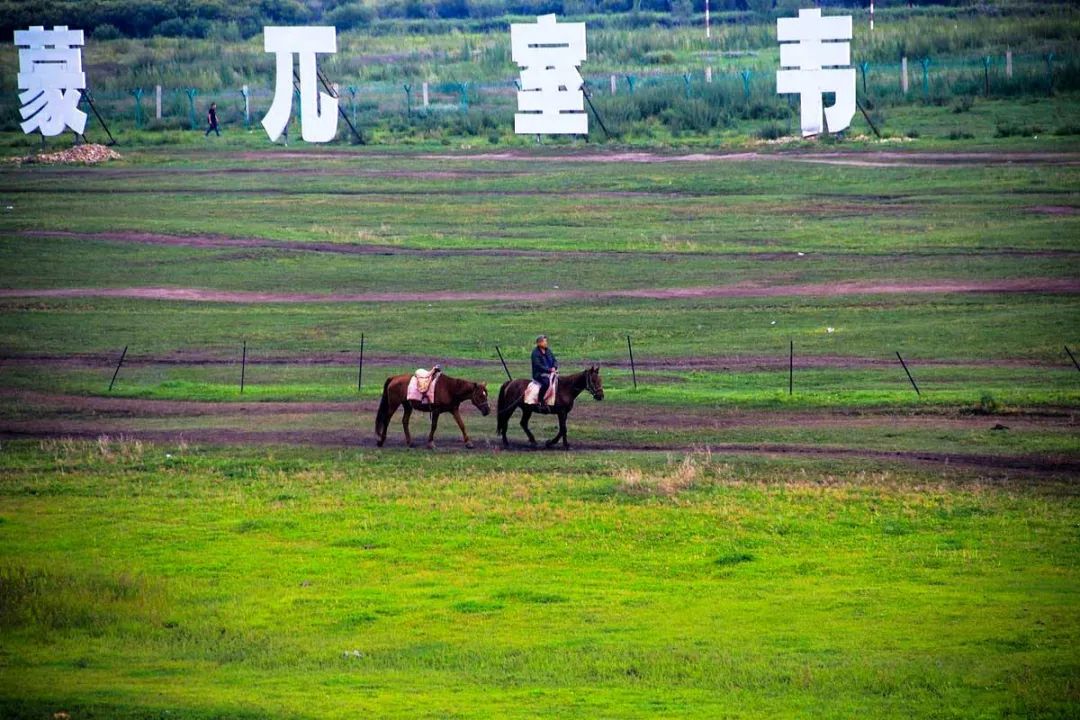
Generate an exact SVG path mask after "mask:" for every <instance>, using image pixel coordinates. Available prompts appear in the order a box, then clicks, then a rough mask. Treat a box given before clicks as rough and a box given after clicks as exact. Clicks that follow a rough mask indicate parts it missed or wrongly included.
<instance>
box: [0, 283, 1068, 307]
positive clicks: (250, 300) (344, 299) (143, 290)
mask: <svg viewBox="0 0 1080 720" xmlns="http://www.w3.org/2000/svg"><path fill="white" fill-rule="evenodd" d="M952 293H1008V294H1013V293H1052V294H1066V295H1072V294H1077V293H1080V279H1072V278H1011V279H1003V280H984V281H979V280H933V281H928V282H923V283H919V282H876V281H851V282H834V283H814V284H800V285H762V284H760V283H735V284H731V285H706V286H699V287H679V288H628V289H623V290H603V291H596V292H590V291H585V290H565V291H549V290H545V291H533V292H504V291H496V292H474V291H449V290H446V291H436V292H408V293H401V292H366V293H325V294H319V293H268V292H251V291H228V290H209V289H204V288H177V287H124V288H47V289H3V290H0V298H94V297H97V298H122V299H128V300H166V301H171V302H212V303H234V304H258V303H285V304H296V303H315V304H320V303H324V304H334V303H437V302H438V303H441V302H533V303H535V302H547V303H550V302H560V301H567V300H608V299H637V300H695V299H712V298H767V297H824V298H832V297H845V296H852V295H927V294H929V295H943V294H952Z"/></svg>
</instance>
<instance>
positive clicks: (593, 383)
mask: <svg viewBox="0 0 1080 720" xmlns="http://www.w3.org/2000/svg"><path fill="white" fill-rule="evenodd" d="M528 386H529V381H528V380H510V381H509V382H505V383H503V386H502V387H501V388H499V406H498V433H499V435H501V436H502V441H503V447H508V446H509V445H510V442H509V441H508V440H507V439H506V430H507V426H508V425H509V424H510V418H511V417H512V416H513V415H514V411H516V410H517V409H518V408H521V429H522V430H524V431H525V434H526V435H527V436H528V437H529V442H530V443H531V444H532V445H533V446H535V445H536V437H535V436H534V435H533V434H532V431H531V430H529V418H531V417H532V415H533V413H541V414H544V415H552V414H553V415H557V416H558V417H559V433H558V434H557V435H556V436H555V437H553V438H551V439H550V440H548V441H547V447H549V448H550V447H554V446H555V443H557V442H559V439H560V438H561V439H562V441H563V447H564V448H566V449H569V448H570V443H569V442H568V441H567V439H566V416H567V415H569V414H570V411H571V410H573V409H574V401H575V400H577V396H578V395H580V394H581V393H583V392H585V391H586V390H588V391H589V394H590V395H592V396H593V399H594V400H603V399H604V385H603V383H602V382H601V380H600V368H599V367H596V366H595V365H594V366H592V367H590V368H589V369H588V370H585V371H583V372H579V373H575V374H574V375H566V376H563V377H560V378H559V385H558V387H557V388H556V391H555V404H554V405H552V406H550V407H548V406H539V405H526V404H525V403H524V402H523V401H524V399H525V388H527V387H528Z"/></svg>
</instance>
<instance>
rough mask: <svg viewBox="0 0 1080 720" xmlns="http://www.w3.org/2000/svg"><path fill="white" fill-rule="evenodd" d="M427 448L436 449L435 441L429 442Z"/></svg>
mask: <svg viewBox="0 0 1080 720" xmlns="http://www.w3.org/2000/svg"><path fill="white" fill-rule="evenodd" d="M427 449H428V450H434V449H435V443H428V444H427Z"/></svg>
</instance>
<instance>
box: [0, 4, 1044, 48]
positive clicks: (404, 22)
mask: <svg viewBox="0 0 1080 720" xmlns="http://www.w3.org/2000/svg"><path fill="white" fill-rule="evenodd" d="M808 4H817V5H822V6H828V7H837V8H842V7H850V8H864V7H865V6H866V3H865V2H863V1H862V0H822V1H819V2H817V3H812V2H811V0H711V8H712V10H713V12H714V13H715V15H716V20H717V22H725V21H728V22H744V21H746V20H748V19H751V18H752V16H755V15H757V16H770V15H773V14H776V13H784V14H793V13H794V12H795V11H796V10H797V9H798V8H799V7H800V6H806V5H808ZM969 4H971V3H970V0H932V1H928V0H911V1H910V2H909V0H878V2H877V6H878V8H880V9H882V10H888V8H890V7H906V6H926V5H943V6H952V7H955V6H961V5H969ZM1031 4H1033V5H1039V4H1051V3H1039V2H1032V3H1031ZM983 6H985V3H983V4H981V5H980V7H983ZM704 8H705V0H379V2H374V1H373V0H253V1H252V2H232V1H231V0H142V1H140V2H131V1H130V0H0V33H2V34H3V36H4V38H5V39H6V40H8V41H10V40H11V39H12V34H13V32H14V31H15V30H17V29H22V28H27V27H29V26H31V25H46V26H52V25H68V26H70V27H75V28H80V29H83V30H87V31H88V32H89V33H90V35H91V36H92V37H95V38H97V39H100V40H108V39H115V38H119V37H139V38H141V37H151V36H155V35H159V36H166V37H212V36H214V35H215V34H218V35H222V36H225V37H228V38H229V39H237V38H248V37H252V36H254V35H257V34H259V33H260V32H262V28H263V26H264V25H269V24H282V25H296V24H303V23H324V24H328V25H335V26H336V27H337V28H338V29H339V30H353V29H376V30H377V29H378V28H379V26H380V25H381V26H383V27H384V29H385V30H387V31H388V32H394V31H399V30H402V29H404V28H409V29H412V30H416V29H418V28H419V29H421V30H422V29H425V28H430V29H431V30H438V29H439V28H440V27H445V26H447V25H448V24H452V23H454V22H457V23H461V22H466V21H468V22H471V23H474V24H476V25H474V27H476V28H477V29H484V28H485V27H486V26H487V25H486V24H485V23H495V22H500V21H503V20H505V19H506V18H507V17H527V16H533V15H543V14H546V13H557V14H560V15H569V16H584V15H601V16H604V17H603V18H601V20H604V21H608V22H613V23H615V24H618V25H621V26H622V27H634V26H650V25H656V24H660V25H679V24H686V23H690V22H696V21H698V20H699V18H698V16H699V15H700V14H701V13H702V12H704Z"/></svg>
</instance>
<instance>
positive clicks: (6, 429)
mask: <svg viewBox="0 0 1080 720" xmlns="http://www.w3.org/2000/svg"><path fill="white" fill-rule="evenodd" d="M422 426H423V423H418V424H417V425H416V426H415V431H416V436H417V438H420V437H421V436H422V433H423V432H424V431H425V430H423V429H422ZM102 435H109V436H112V437H116V436H123V437H125V438H128V439H132V440H142V441H145V442H152V443H156V444H163V445H168V444H181V443H187V444H198V445H211V446H228V445H305V446H313V447H353V448H375V440H374V437H373V433H371V432H367V431H365V430H361V429H357V430H350V429H329V430H328V429H317V430H288V431H252V430H240V429H229V428H208V429H198V428H197V429H187V430H139V429H127V430H119V431H114V432H103V431H102V429H101V428H100V427H98V426H96V425H95V424H94V423H75V422H61V423H11V422H6V423H3V424H2V425H0V439H5V440H25V439H45V438H74V439H82V440H96V439H97V438H99V437H101V436H102ZM388 442H389V440H388ZM437 442H438V445H439V447H440V448H442V449H444V450H446V449H450V450H454V451H456V450H459V449H460V448H461V441H460V438H459V437H457V436H451V435H443V436H440V437H439V438H438V439H437ZM474 442H476V443H477V445H478V446H479V447H481V448H487V449H490V450H493V451H499V450H500V448H499V447H498V446H497V444H496V443H494V442H493V441H492V440H488V439H476V438H474ZM515 447H517V448H518V449H521V447H522V446H521V445H520V444H518V445H516V446H515ZM705 447H707V449H708V450H710V451H712V452H715V453H724V454H735V455H762V456H767V457H809V458H819V459H825V460H828V459H837V460H858V459H862V460H872V461H877V462H901V463H914V464H921V465H934V466H945V467H950V466H951V467H957V468H968V469H976V470H990V471H1008V472H1012V473H1017V474H1020V475H1029V474H1052V475H1063V476H1075V474H1076V473H1078V472H1080V461H1078V460H1075V459H1072V458H1067V457H1050V456H1035V455H986V454H975V453H940V452H922V451H905V450H896V451H890V450H870V449H863V448H841V447H822V446H811V445H792V444H782V443H777V444H768V443H766V444H747V443H718V444H709V445H707V446H705ZM573 449H575V450H592V451H616V452H650V451H662V452H691V451H696V450H702V449H705V448H704V447H703V446H702V445H701V444H700V443H695V444H692V445H688V444H685V443H678V442H670V443H665V442H642V443H620V442H603V441H592V442H586V443H580V442H578V443H574V444H573ZM418 452H419V451H418Z"/></svg>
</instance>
